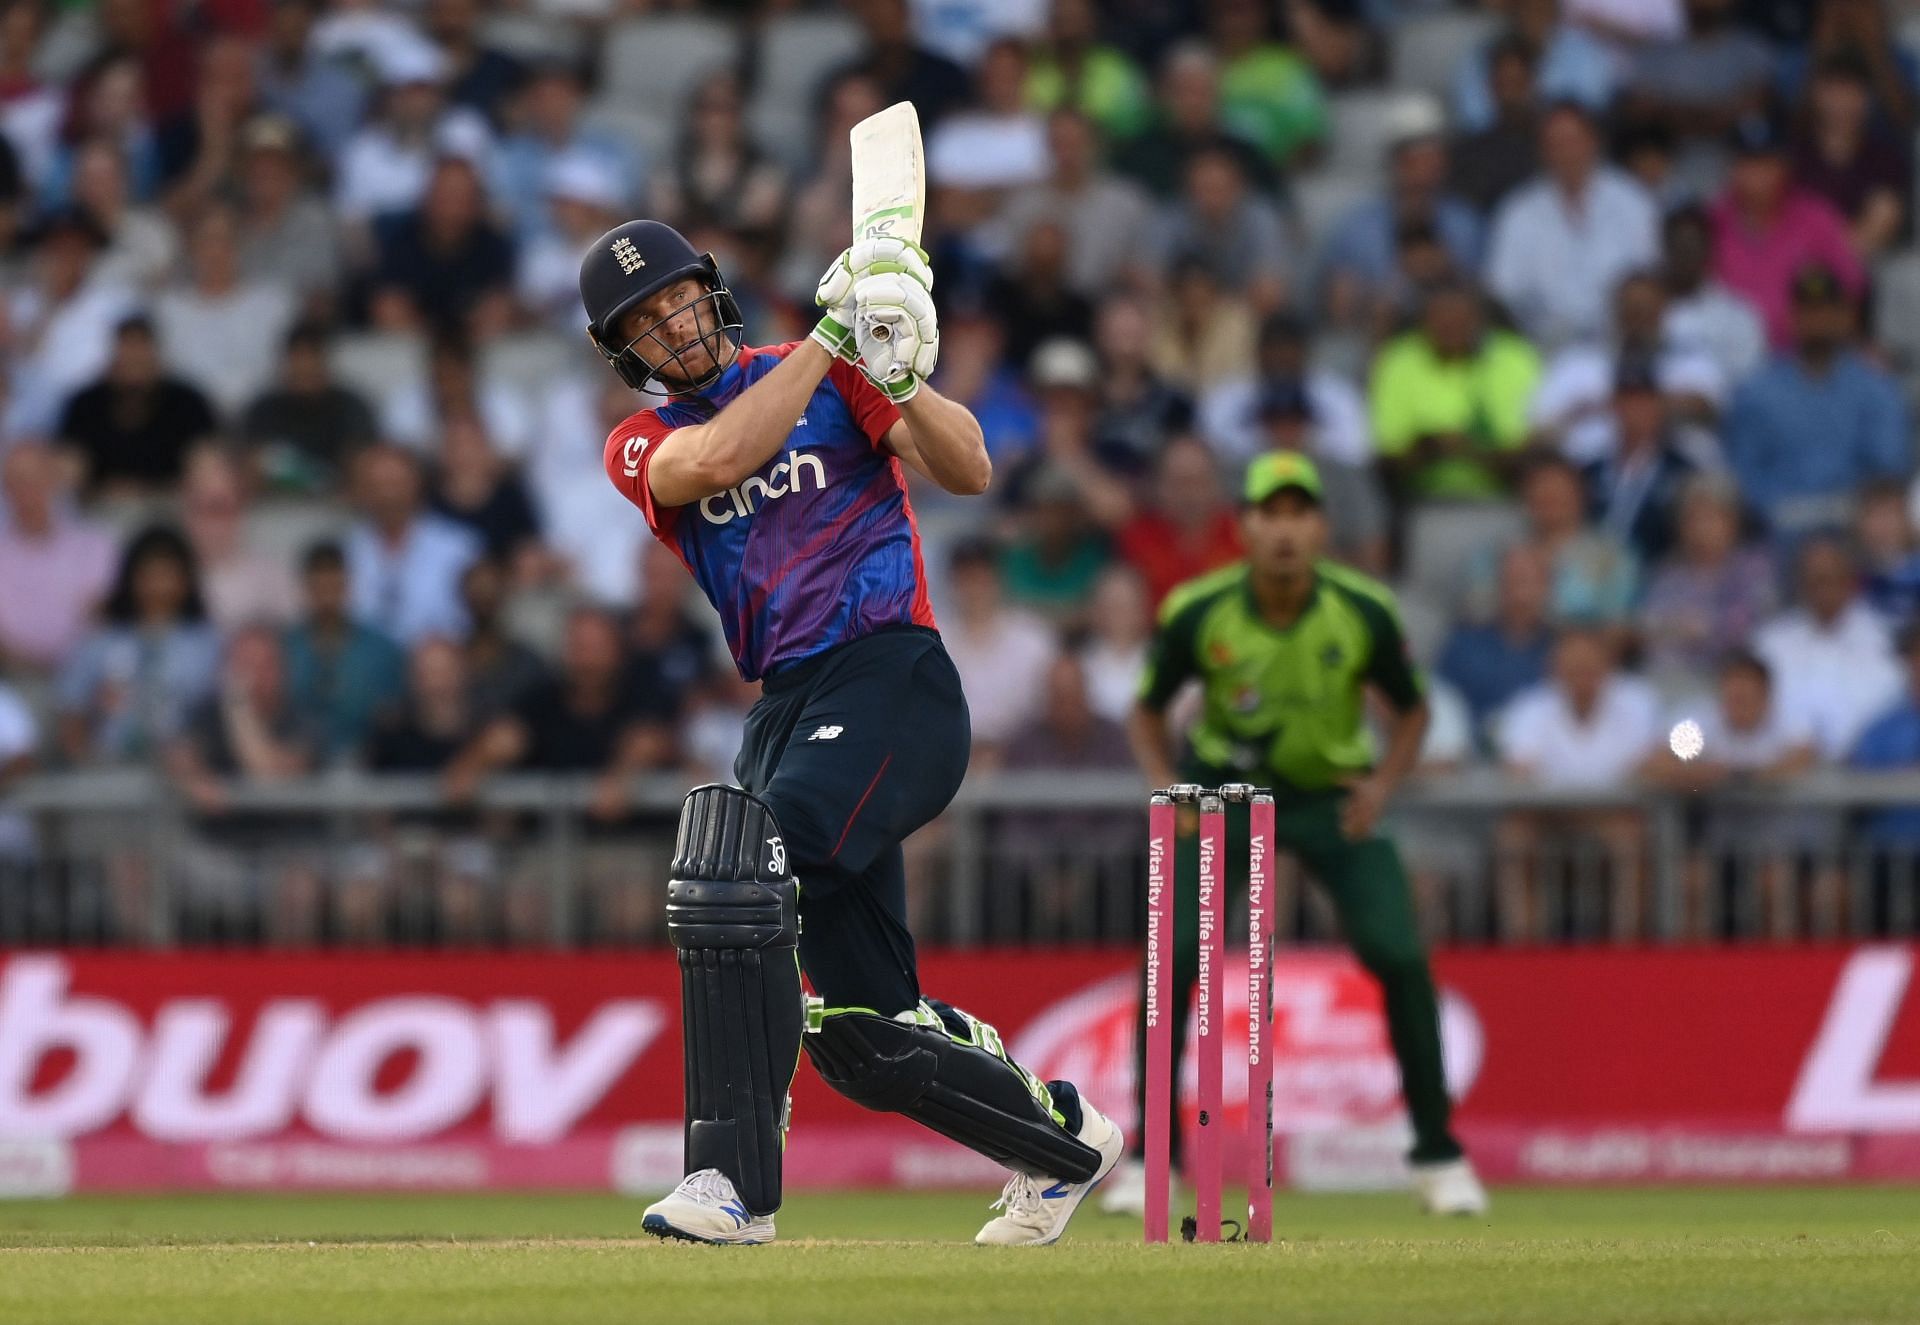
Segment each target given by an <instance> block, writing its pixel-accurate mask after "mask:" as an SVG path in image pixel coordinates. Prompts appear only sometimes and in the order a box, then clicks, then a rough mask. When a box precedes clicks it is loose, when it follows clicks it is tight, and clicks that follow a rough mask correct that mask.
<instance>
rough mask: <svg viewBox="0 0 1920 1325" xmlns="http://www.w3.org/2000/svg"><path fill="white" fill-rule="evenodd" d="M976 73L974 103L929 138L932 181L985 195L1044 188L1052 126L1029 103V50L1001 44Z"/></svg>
mask: <svg viewBox="0 0 1920 1325" xmlns="http://www.w3.org/2000/svg"><path fill="white" fill-rule="evenodd" d="M974 74H975V78H976V80H977V83H976V92H977V96H976V98H975V101H974V104H973V105H971V106H969V107H965V108H962V109H960V110H958V111H956V113H954V114H952V115H949V116H947V117H946V118H945V119H943V120H942V121H941V123H940V124H939V126H938V127H937V128H935V129H932V130H931V131H929V132H928V134H927V180H928V182H929V183H932V184H935V185H938V186H940V187H942V188H955V189H982V190H997V189H1012V188H1018V187H1020V186H1022V185H1029V184H1038V183H1039V182H1040V181H1041V180H1043V179H1045V178H1046V174H1047V137H1046V125H1045V122H1044V121H1043V120H1042V119H1041V117H1040V115H1039V114H1038V113H1037V112H1035V111H1033V110H1032V109H1030V108H1029V107H1028V106H1027V103H1026V95H1025V89H1026V81H1027V57H1026V52H1025V50H1024V49H1023V48H1022V47H1021V46H1020V44H1019V43H1018V42H1015V41H1007V40H1000V41H995V42H993V43H992V44H991V45H990V46H988V47H987V51H986V54H985V55H983V56H982V57H981V59H980V64H979V67H978V68H977V69H976V70H975V71H974Z"/></svg>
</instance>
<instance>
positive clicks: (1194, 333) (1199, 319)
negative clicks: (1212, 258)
mask: <svg viewBox="0 0 1920 1325" xmlns="http://www.w3.org/2000/svg"><path fill="white" fill-rule="evenodd" d="M1255 327H1256V323H1255V321H1254V310H1253V306H1252V305H1251V304H1250V303H1249V302H1248V301H1247V300H1246V299H1245V298H1243V297H1242V296H1241V295H1240V293H1239V292H1238V291H1233V292H1229V291H1227V290H1225V289H1222V288H1221V286H1220V283H1219V281H1218V280H1216V279H1215V278H1214V275H1213V271H1212V268H1211V266H1210V265H1209V264H1208V263H1207V262H1206V261H1204V260H1203V259H1201V258H1199V257H1197V256H1191V255H1189V256H1185V257H1182V258H1180V259H1179V260H1178V261H1177V262H1175V264H1174V267H1173V274H1172V276H1171V278H1170V279H1169V280H1168V282H1167V293H1166V295H1165V297H1164V299H1163V300H1162V307H1161V309H1160V311H1159V313H1158V314H1157V315H1156V316H1155V318H1154V337H1153V348H1152V360H1151V362H1152V364H1153V369H1154V371H1155V372H1156V373H1158V374H1159V375H1160V377H1161V379H1162V380H1163V381H1165V382H1166V383H1167V384H1168V385H1169V386H1172V387H1174V388H1175V389H1177V390H1180V391H1184V392H1187V393H1188V394H1190V395H1191V394H1195V393H1203V392H1206V391H1208V390H1210V389H1211V388H1213V387H1215V386H1219V385H1220V384H1222V383H1225V382H1230V381H1233V380H1235V379H1241V378H1245V377H1246V376H1247V375H1248V374H1250V373H1251V372H1252V371H1253V364H1254V347H1255V344H1256V331H1255Z"/></svg>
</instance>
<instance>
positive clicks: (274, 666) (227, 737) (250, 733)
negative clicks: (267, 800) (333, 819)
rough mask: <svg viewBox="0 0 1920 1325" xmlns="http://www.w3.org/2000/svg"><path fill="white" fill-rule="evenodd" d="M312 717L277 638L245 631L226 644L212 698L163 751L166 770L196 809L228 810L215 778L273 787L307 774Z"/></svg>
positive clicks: (313, 738)
mask: <svg viewBox="0 0 1920 1325" xmlns="http://www.w3.org/2000/svg"><path fill="white" fill-rule="evenodd" d="M313 716H314V715H313V714H312V713H311V712H310V711H309V710H307V709H306V708H305V707H304V706H303V705H302V704H300V703H299V702H298V700H297V699H296V697H295V696H294V694H293V693H292V692H291V691H290V690H289V688H288V686H287V682H286V666H285V662H284V660H283V658H282V657H281V653H280V641H279V639H278V637H277V636H275V634H274V632H273V631H272V630H271V629H269V628H268V627H265V626H245V627H242V628H241V629H240V630H237V631H235V632H234V634H233V637H232V638H231V639H230V640H229V641H228V642H227V648H226V661H225V665H224V666H223V667H222V669H221V674H220V686H219V690H218V693H216V694H214V695H210V696H208V697H207V698H206V699H204V700H202V701H201V702H200V704H199V705H198V706H197V707H196V708H195V709H194V711H193V713H192V715H191V716H190V717H189V719H188V722H187V728H186V730H185V731H184V732H182V733H181V736H180V739H179V740H177V741H175V742H174V743H172V744H171V745H170V746H169V747H168V749H167V751H166V764H167V771H168V772H169V773H170V774H171V775H172V776H173V778H174V781H175V783H176V785H178V786H179V787H180V789H181V790H182V791H184V792H185V793H186V794H187V798H188V799H189V800H191V801H192V802H193V804H194V805H195V807H196V808H198V809H200V810H201V811H203V812H205V813H211V814H218V813H220V812H222V811H224V810H225V809H226V808H227V803H228V798H227V795H226V789H225V788H224V787H223V786H222V785H221V784H220V779H222V778H236V779H239V780H241V781H244V782H278V781H283V780H285V779H287V778H292V777H297V776H299V775H300V774H302V773H305V772H307V771H308V770H309V769H311V768H312V767H313V765H314V763H315V757H316V754H317V750H318V745H319V741H318V733H317V732H316V731H315V730H314V726H313V722H312V719H313Z"/></svg>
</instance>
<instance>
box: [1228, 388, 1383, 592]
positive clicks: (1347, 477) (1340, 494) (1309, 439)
mask: <svg viewBox="0 0 1920 1325" xmlns="http://www.w3.org/2000/svg"><path fill="white" fill-rule="evenodd" d="M1260 426H1261V429H1262V432H1263V434H1264V438H1265V441H1266V446H1265V448H1264V449H1266V450H1270V451H1298V452H1300V453H1302V454H1304V455H1308V456H1311V457H1313V459H1314V462H1315V466H1316V467H1317V468H1318V470H1319V473H1320V479H1321V482H1322V483H1323V484H1324V491H1323V493H1322V496H1321V505H1322V507H1323V509H1324V510H1325V511H1326V515H1327V524H1328V526H1329V529H1330V539H1329V542H1328V544H1327V551H1328V554H1329V555H1331V556H1332V557H1334V558H1335V559H1337V560H1340V561H1344V562H1347V563H1348V564H1349V565H1352V566H1355V567H1358V568H1359V569H1360V570H1363V571H1365V572H1366V573H1367V574H1369V575H1385V574H1386V573H1387V534H1388V528H1387V523H1388V511H1387V500H1386V495H1385V494H1384V493H1383V492H1382V491H1381V489H1380V482H1379V480H1378V479H1376V478H1375V477H1374V473H1373V466H1372V465H1370V464H1364V465H1354V464H1348V463H1346V462H1344V461H1341V460H1336V459H1333V458H1331V457H1327V456H1323V455H1322V454H1321V452H1320V449H1319V434H1318V426H1319V420H1318V419H1317V418H1316V417H1315V415H1314V412H1313V401H1312V399H1311V397H1309V396H1308V395H1307V393H1306V391H1305V390H1303V389H1302V388H1301V386H1300V385H1299V384H1297V383H1282V384H1279V385H1277V386H1275V387H1273V388H1272V389H1270V390H1269V391H1268V392H1267V394H1266V396H1265V397H1264V398H1263V399H1262V400H1261V402H1260Z"/></svg>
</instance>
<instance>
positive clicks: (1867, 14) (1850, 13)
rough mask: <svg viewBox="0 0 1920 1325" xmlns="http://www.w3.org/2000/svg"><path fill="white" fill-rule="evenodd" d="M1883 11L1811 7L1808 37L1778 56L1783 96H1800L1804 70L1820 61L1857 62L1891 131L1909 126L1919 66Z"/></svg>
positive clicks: (1854, 1) (1829, 2) (1875, 0)
mask: <svg viewBox="0 0 1920 1325" xmlns="http://www.w3.org/2000/svg"><path fill="white" fill-rule="evenodd" d="M1796 8H1797V6H1796ZM1888 8H1889V6H1888V5H1887V4H1886V3H1885V0H1823V2H1822V3H1821V4H1819V5H1817V6H1813V9H1814V13H1813V15H1812V20H1813V21H1812V28H1813V30H1812V32H1811V33H1809V34H1808V39H1807V40H1805V41H1803V42H1796V43H1793V44H1791V45H1789V47H1788V48H1787V49H1786V50H1785V51H1784V52H1783V53H1782V58H1781V71H1780V84H1781V86H1782V88H1784V89H1785V91H1786V93H1787V95H1788V96H1789V97H1795V96H1798V95H1800V94H1801V93H1802V92H1804V91H1805V90H1806V84H1807V80H1808V75H1809V71H1810V70H1816V69H1818V68H1819V66H1820V65H1821V64H1822V63H1824V62H1825V61H1827V60H1829V59H1832V58H1834V57H1841V58H1846V59H1852V60H1857V61H1859V62H1861V63H1862V64H1864V65H1865V66H1866V69H1867V75H1868V80H1869V82H1870V84H1871V86H1872V88H1873V98H1874V102H1875V103H1876V106H1877V108H1878V111H1879V114H1880V115H1881V116H1882V117H1884V118H1885V119H1886V121H1887V122H1888V124H1889V125H1890V126H1891V127H1893V128H1895V129H1901V130H1905V129H1909V128H1911V127H1912V126H1913V121H1914V102H1915V97H1914V92H1915V89H1916V87H1920V62H1916V60H1915V57H1914V54H1913V52H1912V51H1911V50H1910V49H1909V48H1908V45H1907V43H1906V42H1905V41H1903V40H1901V39H1900V37H1899V36H1898V34H1896V32H1895V30H1894V25H1893V23H1892V22H1891V21H1890V20H1889V18H1888V15H1887V10H1888Z"/></svg>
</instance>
